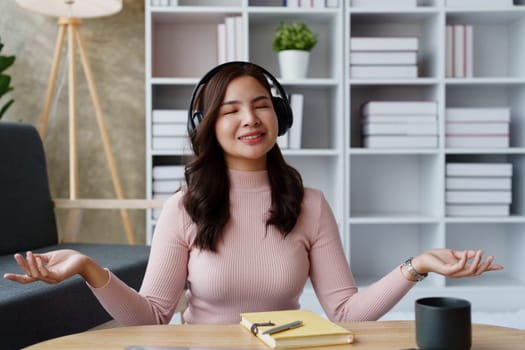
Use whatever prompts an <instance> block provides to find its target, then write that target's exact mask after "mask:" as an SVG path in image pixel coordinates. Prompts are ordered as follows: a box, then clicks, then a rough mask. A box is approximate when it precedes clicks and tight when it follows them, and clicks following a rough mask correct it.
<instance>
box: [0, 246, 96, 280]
mask: <svg viewBox="0 0 525 350" xmlns="http://www.w3.org/2000/svg"><path fill="white" fill-rule="evenodd" d="M85 259H86V257H85V256H84V255H82V254H80V253H78V252H77V251H74V250H69V249H62V250H56V251H52V252H48V253H44V254H35V253H32V252H27V254H26V257H25V258H24V256H22V254H15V260H16V262H17V263H18V265H19V266H20V268H21V269H22V270H23V271H24V272H25V274H14V273H6V274H5V275H4V278H7V279H9V280H11V281H14V282H19V283H31V282H35V281H43V282H46V283H50V284H55V283H59V282H61V281H63V280H65V279H67V278H69V277H71V276H73V275H75V274H77V273H79V272H80V270H81V269H82V265H83V262H84V260H85Z"/></svg>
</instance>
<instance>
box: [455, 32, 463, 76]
mask: <svg viewBox="0 0 525 350" xmlns="http://www.w3.org/2000/svg"><path fill="white" fill-rule="evenodd" d="M452 31H453V36H454V77H455V78H463V77H465V26H464V25H463V24H456V25H454V26H453V28H452Z"/></svg>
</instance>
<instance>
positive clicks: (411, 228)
mask: <svg viewBox="0 0 525 350" xmlns="http://www.w3.org/2000/svg"><path fill="white" fill-rule="evenodd" d="M440 230H441V228H440V225H439V224H353V225H350V234H349V246H350V267H351V269H352V272H353V274H354V276H355V279H356V283H358V284H359V285H364V286H366V285H370V284H371V283H373V282H375V281H377V280H379V279H380V278H381V277H383V276H384V275H386V274H387V273H389V272H390V271H392V270H393V269H394V268H396V266H400V265H401V264H402V263H403V261H405V260H406V259H407V258H409V257H411V256H415V255H417V254H420V253H421V252H423V251H426V250H429V249H432V248H436V247H442V239H441V237H442V235H441V234H440ZM379 242H380V243H379ZM378 257H380V258H378ZM441 283H442V281H441V279H440V278H439V276H434V275H433V274H432V275H431V276H430V277H429V278H428V279H427V280H426V281H425V285H426V286H439V285H440V284H441Z"/></svg>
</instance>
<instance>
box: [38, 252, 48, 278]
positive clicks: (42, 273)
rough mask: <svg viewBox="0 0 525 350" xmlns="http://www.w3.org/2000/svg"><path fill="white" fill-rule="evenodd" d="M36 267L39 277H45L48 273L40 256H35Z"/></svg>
mask: <svg viewBox="0 0 525 350" xmlns="http://www.w3.org/2000/svg"><path fill="white" fill-rule="evenodd" d="M36 267H37V269H38V272H39V275H40V276H41V277H43V278H46V277H47V276H48V275H49V271H48V269H47V267H46V266H45V265H44V262H43V261H42V258H41V257H40V256H37V257H36Z"/></svg>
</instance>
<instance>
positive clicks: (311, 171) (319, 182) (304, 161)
mask: <svg viewBox="0 0 525 350" xmlns="http://www.w3.org/2000/svg"><path fill="white" fill-rule="evenodd" d="M285 158H286V161H287V162H288V163H289V164H290V165H291V166H293V167H294V168H295V169H297V171H299V173H300V174H301V176H302V178H303V184H304V186H305V187H313V188H316V189H319V190H321V191H322V192H323V194H324V196H325V197H326V200H327V201H328V203H329V204H330V207H331V208H332V210H333V211H334V215H335V217H336V219H337V221H338V222H342V218H343V215H342V214H343V213H342V210H341V208H342V203H343V196H342V195H341V192H340V189H341V188H342V186H343V178H342V174H343V170H342V167H343V165H342V161H341V158H340V157H337V156H313V155H312V156H309V157H305V156H304V155H293V154H287V155H285Z"/></svg>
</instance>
